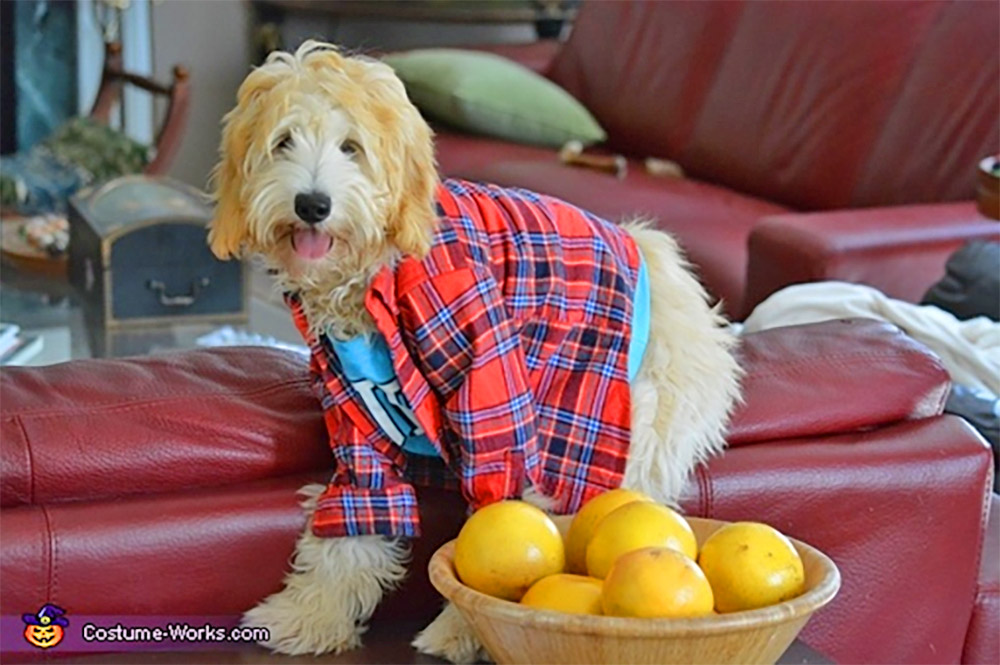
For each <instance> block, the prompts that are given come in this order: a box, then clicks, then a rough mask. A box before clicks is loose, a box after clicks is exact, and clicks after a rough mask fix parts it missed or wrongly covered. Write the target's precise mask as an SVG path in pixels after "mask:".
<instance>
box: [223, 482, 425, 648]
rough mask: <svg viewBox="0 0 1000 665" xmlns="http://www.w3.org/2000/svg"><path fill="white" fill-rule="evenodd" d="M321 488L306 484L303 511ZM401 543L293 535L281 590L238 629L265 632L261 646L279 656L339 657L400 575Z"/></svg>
mask: <svg viewBox="0 0 1000 665" xmlns="http://www.w3.org/2000/svg"><path fill="white" fill-rule="evenodd" d="M324 489H325V488H324V486H323V485H307V486H305V487H303V488H302V489H301V493H302V494H304V495H305V496H306V497H307V498H306V500H305V501H304V502H303V503H302V506H303V508H305V509H306V510H307V511H309V513H310V514H312V511H313V510H314V509H315V507H316V499H317V497H318V496H319V495H320V494H321V493H322V492H323V490H324ZM408 556H409V552H408V549H407V545H406V544H405V542H403V541H402V540H399V539H391V538H386V537H383V536H357V537H350V538H318V537H316V536H315V535H313V533H312V529H311V528H310V527H309V526H307V527H306V529H305V531H303V533H302V535H301V536H299V540H298V543H297V544H296V547H295V555H294V557H293V559H292V572H290V573H289V574H288V575H287V576H286V577H285V588H284V589H282V590H281V591H279V592H277V593H275V594H272V595H270V596H268V597H267V598H266V599H264V600H263V601H262V602H261V603H260V604H259V605H257V606H256V607H254V608H253V609H252V610H250V611H248V612H247V613H246V614H244V615H243V621H242V624H243V625H244V626H259V627H264V628H267V629H268V630H269V631H270V639H268V640H266V641H263V642H261V645H262V646H265V647H268V648H269V649H272V650H274V651H277V652H279V653H284V654H289V655H298V654H314V655H319V654H324V653H330V652H333V653H340V652H342V651H347V650H348V649H353V648H355V647H358V646H360V645H361V635H362V633H364V631H365V629H366V626H365V623H366V622H367V621H368V619H369V618H370V617H371V615H372V612H374V611H375V607H376V606H377V605H378V603H379V601H380V600H381V599H382V596H383V595H384V593H385V592H386V591H387V590H389V589H392V588H393V587H395V586H396V585H397V584H398V583H399V582H400V581H401V580H402V579H403V577H404V576H405V574H406V561H407V558H408Z"/></svg>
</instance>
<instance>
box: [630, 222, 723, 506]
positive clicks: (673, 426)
mask: <svg viewBox="0 0 1000 665" xmlns="http://www.w3.org/2000/svg"><path fill="white" fill-rule="evenodd" d="M622 226H623V228H624V229H625V231H626V232H628V233H629V235H631V236H632V238H633V239H634V240H635V242H636V244H637V245H638V247H639V251H640V252H641V254H642V257H643V260H644V261H645V262H646V268H647V271H648V273H649V283H650V299H651V302H650V310H651V311H650V331H649V342H648V344H647V346H646V352H645V354H644V355H643V360H642V364H641V365H640V368H639V374H638V375H637V376H636V378H635V381H634V382H633V386H632V443H631V447H630V449H629V459H628V464H627V466H626V469H625V480H624V486H625V487H631V488H635V489H639V490H642V491H644V492H646V493H648V494H650V495H652V496H653V497H654V498H656V499H658V500H661V501H665V502H668V503H675V502H676V501H677V499H678V498H679V497H680V493H681V490H682V489H683V487H684V484H685V483H686V481H687V479H688V477H689V476H690V474H691V472H692V471H693V470H694V468H695V467H696V466H697V465H698V464H700V463H701V462H704V461H705V460H706V459H708V457H710V456H711V455H713V454H715V453H718V452H720V451H721V450H722V448H723V446H724V444H725V441H724V433H725V428H726V424H727V422H728V420H729V415H730V412H731V411H732V409H733V406H734V405H735V404H736V403H737V401H738V400H739V380H740V376H741V370H740V368H739V365H738V364H737V362H736V359H735V357H734V355H733V346H734V345H735V342H736V338H735V335H733V334H732V333H731V332H730V331H729V330H728V329H727V328H726V320H725V318H724V317H723V316H722V314H721V313H720V311H719V306H718V305H716V306H715V307H712V306H710V305H709V301H708V294H707V293H706V292H705V289H704V288H703V287H702V285H701V284H700V283H699V282H698V280H697V279H696V278H695V277H694V275H693V274H692V273H691V271H690V266H689V264H688V263H687V261H686V260H685V259H684V257H683V256H682V254H681V251H680V249H679V247H678V246H677V243H676V241H674V239H673V238H672V237H671V236H670V235H668V234H667V233H664V232H663V231H658V230H656V229H654V228H651V226H650V224H649V223H648V222H643V221H631V222H626V223H625V224H623V225H622Z"/></svg>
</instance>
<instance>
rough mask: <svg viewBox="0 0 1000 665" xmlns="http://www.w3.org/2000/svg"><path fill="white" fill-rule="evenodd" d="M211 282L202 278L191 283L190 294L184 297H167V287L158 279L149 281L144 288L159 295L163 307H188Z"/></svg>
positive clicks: (206, 278)
mask: <svg viewBox="0 0 1000 665" xmlns="http://www.w3.org/2000/svg"><path fill="white" fill-rule="evenodd" d="M209 282H211V280H210V279H209V278H208V277H202V278H201V279H196V280H194V281H192V282H191V292H190V293H187V294H185V295H179V296H171V295H167V285H166V284H164V283H163V282H161V281H160V280H158V279H151V280H149V281H148V282H147V283H146V287H147V288H149V289H150V290H151V291H155V292H157V293H158V294H159V295H160V304H161V305H163V306H164V307H190V306H191V305H193V304H194V301H195V300H197V299H198V293H199V292H200V291H201V290H202V289H204V288H205V287H206V286H208V285H209Z"/></svg>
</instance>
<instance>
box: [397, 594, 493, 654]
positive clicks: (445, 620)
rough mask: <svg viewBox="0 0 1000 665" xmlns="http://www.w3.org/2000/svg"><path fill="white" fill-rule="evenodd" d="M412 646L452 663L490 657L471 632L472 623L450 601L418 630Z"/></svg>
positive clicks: (421, 651)
mask: <svg viewBox="0 0 1000 665" xmlns="http://www.w3.org/2000/svg"><path fill="white" fill-rule="evenodd" d="M413 647H414V648H415V649H416V650H417V651H419V652H420V653H426V654H429V655H431V656H437V657H438V658H444V659H446V660H450V661H451V662H453V663H474V662H476V661H477V660H480V659H482V660H489V655H488V654H487V653H486V651H485V650H484V649H483V647H482V645H481V644H480V643H479V638H477V637H476V635H475V633H473V632H472V626H470V625H469V622H468V621H466V620H465V617H464V616H462V613H461V612H459V611H458V608H457V607H455V606H454V605H453V604H452V603H448V604H447V605H445V606H444V609H443V610H441V613H440V614H438V615H437V618H436V619H434V621H432V622H431V623H430V624H429V625H428V626H427V627H426V628H424V629H423V630H422V631H420V632H419V633H418V634H417V637H416V638H415V639H414V640H413Z"/></svg>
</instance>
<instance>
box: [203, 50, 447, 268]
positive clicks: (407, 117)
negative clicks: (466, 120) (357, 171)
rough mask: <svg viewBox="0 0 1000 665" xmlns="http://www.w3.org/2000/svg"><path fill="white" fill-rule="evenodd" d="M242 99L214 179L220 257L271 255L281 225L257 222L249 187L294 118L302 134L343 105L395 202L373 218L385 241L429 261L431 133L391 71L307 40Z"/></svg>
mask: <svg viewBox="0 0 1000 665" xmlns="http://www.w3.org/2000/svg"><path fill="white" fill-rule="evenodd" d="M237 100H238V101H237V105H236V108H234V109H233V110H232V111H230V112H229V113H228V114H227V115H226V116H225V118H224V120H223V123H224V128H223V133H222V144H221V148H220V153H221V161H220V162H219V164H218V166H217V167H216V168H215V170H214V172H213V174H212V179H211V189H212V190H213V192H214V197H215V201H216V212H215V217H214V219H213V220H212V222H211V223H210V226H209V236H208V238H209V245H210V246H211V249H212V251H213V252H214V253H215V255H216V256H218V257H219V258H221V259H227V258H229V257H231V256H234V255H242V254H243V253H244V252H249V253H257V252H262V253H266V252H267V251H268V249H269V245H270V244H271V243H272V242H273V241H274V238H273V237H270V236H269V232H270V227H272V226H273V224H274V223H276V221H278V220H264V219H256V217H257V216H258V215H256V214H255V210H254V203H255V201H254V200H253V195H252V192H251V191H250V190H249V188H248V187H247V183H248V182H250V181H252V179H253V178H254V174H255V172H256V171H257V170H258V169H260V168H261V167H262V166H264V165H266V164H267V163H268V162H269V160H271V159H273V154H272V153H273V149H272V146H273V144H274V141H275V139H276V137H278V136H280V134H281V132H284V131H288V130H289V119H292V122H293V126H292V129H291V131H295V127H294V123H296V122H297V123H301V126H302V127H308V126H314V125H315V124H316V123H318V122H320V118H318V117H317V115H322V114H323V113H324V112H325V111H326V110H329V111H331V112H332V111H333V110H334V109H341V110H342V111H343V112H345V113H346V114H347V115H348V116H349V117H350V118H351V121H352V122H353V124H354V127H355V129H356V131H357V132H358V133H359V134H360V139H361V140H360V143H361V144H362V146H363V148H364V151H365V153H366V154H367V155H369V156H370V157H371V160H370V163H369V164H367V167H368V168H369V169H370V173H366V175H367V176H368V177H369V178H370V179H371V180H372V181H373V182H374V183H376V184H377V185H378V187H379V190H380V193H381V194H382V195H383V196H384V197H385V198H386V200H385V201H384V205H382V206H381V207H380V210H381V212H382V213H383V218H382V219H380V220H372V221H374V222H376V223H380V224H381V225H382V227H383V228H382V231H384V239H385V240H386V241H387V242H389V243H391V244H392V245H394V246H395V248H396V249H397V250H399V252H401V253H403V254H410V255H414V256H416V257H417V258H423V256H424V255H425V254H426V253H427V251H428V250H429V249H430V244H431V238H432V235H433V231H434V227H435V224H436V212H435V209H434V203H433V201H434V193H435V188H436V186H437V175H436V174H437V169H436V167H435V163H434V149H433V140H432V134H431V130H430V128H429V127H428V126H427V123H426V122H425V121H424V120H423V118H421V117H420V113H419V112H418V111H417V109H416V107H414V106H413V104H411V103H410V101H409V100H408V99H407V96H406V91H405V90H404V88H403V84H402V83H401V82H400V81H399V79H398V78H396V76H395V74H394V73H393V71H392V69H391V68H389V67H388V66H387V65H384V64H382V63H381V62H378V61H375V60H370V59H367V58H360V57H354V58H348V57H345V56H343V55H341V54H340V53H339V52H338V51H337V50H336V48H335V47H333V46H331V45H329V44H322V43H318V42H313V41H307V42H305V43H304V44H302V46H300V47H299V48H298V50H296V52H295V54H294V55H292V54H289V53H283V52H276V53H272V54H271V55H270V56H268V59H267V61H266V63H265V64H264V65H263V66H261V67H259V68H257V69H255V70H253V71H252V72H251V73H250V75H249V76H247V78H246V80H245V81H244V82H243V84H242V85H241V86H240V89H239V92H238V95H237ZM317 100H321V104H320V105H317V103H316V102H317Z"/></svg>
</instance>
